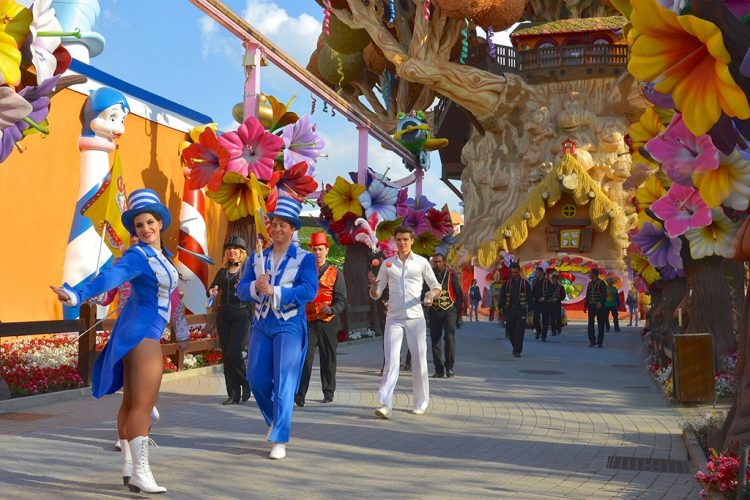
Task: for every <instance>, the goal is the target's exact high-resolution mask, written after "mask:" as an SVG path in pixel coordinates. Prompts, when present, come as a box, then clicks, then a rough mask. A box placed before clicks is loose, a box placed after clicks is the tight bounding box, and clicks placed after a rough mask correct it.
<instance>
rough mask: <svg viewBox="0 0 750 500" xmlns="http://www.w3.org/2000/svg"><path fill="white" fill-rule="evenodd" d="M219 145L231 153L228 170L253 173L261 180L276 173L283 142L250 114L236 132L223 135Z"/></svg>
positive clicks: (243, 173)
mask: <svg viewBox="0 0 750 500" xmlns="http://www.w3.org/2000/svg"><path fill="white" fill-rule="evenodd" d="M219 144H221V145H222V146H223V147H224V148H225V149H226V150H227V151H228V152H229V163H228V164H227V170H230V171H232V172H237V173H239V174H240V175H242V176H244V177H248V175H249V173H250V172H254V173H255V175H256V176H257V177H258V179H260V180H262V181H267V180H269V179H270V178H271V175H272V174H273V166H274V160H275V158H276V157H277V156H278V155H279V152H280V151H281V148H282V146H283V145H284V141H283V140H282V139H281V137H279V136H277V135H274V134H271V133H270V132H267V131H266V129H264V128H263V125H262V124H261V123H260V122H259V121H258V119H257V118H255V117H254V116H251V117H249V118H248V119H247V120H245V123H243V124H242V125H240V127H239V128H238V129H237V131H236V132H227V133H224V134H221V136H220V137H219Z"/></svg>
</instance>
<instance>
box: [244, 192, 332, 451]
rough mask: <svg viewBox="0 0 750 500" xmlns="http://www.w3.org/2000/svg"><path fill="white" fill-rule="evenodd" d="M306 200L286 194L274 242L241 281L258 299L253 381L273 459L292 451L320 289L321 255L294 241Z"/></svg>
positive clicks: (274, 217) (274, 222)
mask: <svg viewBox="0 0 750 500" xmlns="http://www.w3.org/2000/svg"><path fill="white" fill-rule="evenodd" d="M301 209H302V203H301V202H299V201H298V200H296V199H294V198H291V197H289V196H287V195H284V194H282V195H280V196H279V199H278V201H277V203H276V209H275V211H274V212H273V213H269V214H268V216H269V218H270V219H271V230H270V236H271V242H272V245H271V246H270V247H269V248H267V249H265V250H264V251H263V254H262V258H260V257H259V256H258V254H257V253H253V255H252V256H251V257H250V265H248V266H246V267H245V274H244V275H243V276H242V279H241V280H240V282H239V285H238V286H237V297H239V298H240V300H242V301H245V302H251V301H252V302H253V303H254V304H255V322H254V323H253V329H252V336H251V338H250V348H249V350H248V363H247V380H248V382H250V386H251V387H252V388H253V396H255V401H257V403H258V407H259V408H260V411H261V413H262V414H263V418H264V419H265V420H266V424H268V425H269V426H270V429H269V431H268V440H269V441H271V443H273V446H272V447H271V454H270V455H269V457H270V458H272V459H280V458H284V457H285V456H286V443H287V442H288V441H289V436H290V434H291V425H292V411H293V409H294V395H295V393H296V392H297V386H298V385H299V380H300V375H301V373H302V365H303V363H304V361H305V354H306V352H307V318H306V315H305V305H306V304H307V303H308V302H310V301H311V300H313V299H314V298H315V295H316V294H317V292H318V268H317V266H316V264H315V257H314V256H313V255H312V254H311V253H309V252H306V251H305V250H302V249H301V248H299V247H298V246H296V245H292V235H293V233H294V231H295V229H297V230H298V229H299V228H300V227H301V226H302V222H301V221H300V220H299V213H300V210H301Z"/></svg>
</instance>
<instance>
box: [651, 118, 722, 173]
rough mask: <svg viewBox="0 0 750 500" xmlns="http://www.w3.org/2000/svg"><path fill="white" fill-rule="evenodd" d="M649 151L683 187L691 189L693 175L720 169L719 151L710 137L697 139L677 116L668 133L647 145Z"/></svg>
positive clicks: (660, 135)
mask: <svg viewBox="0 0 750 500" xmlns="http://www.w3.org/2000/svg"><path fill="white" fill-rule="evenodd" d="M646 150H648V152H649V154H650V155H651V156H652V157H653V158H654V159H655V160H657V161H660V162H661V166H662V168H663V169H664V171H665V172H666V174H667V176H668V177H669V178H670V179H672V180H673V181H674V182H677V183H678V184H682V185H683V186H692V185H693V180H692V177H691V176H692V174H693V173H694V172H706V171H709V170H714V169H715V168H717V167H718V166H719V150H718V149H716V147H715V146H714V144H713V142H712V141H711V137H710V136H708V135H702V136H700V137H695V136H694V135H693V134H692V133H691V132H690V131H689V130H688V128H687V127H686V126H685V122H684V121H683V120H682V115H680V114H676V115H674V117H673V118H672V121H671V123H670V124H669V126H668V127H667V129H666V130H665V131H664V132H662V133H661V134H659V135H658V136H657V137H655V138H654V139H651V140H650V141H648V143H646Z"/></svg>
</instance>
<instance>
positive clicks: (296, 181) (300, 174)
mask: <svg viewBox="0 0 750 500" xmlns="http://www.w3.org/2000/svg"><path fill="white" fill-rule="evenodd" d="M307 171H308V170H307V163H305V162H304V161H301V162H299V163H297V164H296V165H294V166H292V167H291V168H289V169H286V170H283V169H282V170H277V171H275V172H274V173H273V174H272V175H271V180H270V181H268V187H270V188H273V187H274V186H276V187H278V188H279V189H283V190H284V191H286V192H288V193H292V194H294V195H295V196H297V197H298V198H305V197H306V196H307V195H309V194H310V193H312V192H314V191H315V190H316V189H318V182H317V181H316V180H315V179H313V178H312V177H310V176H309V175H307Z"/></svg>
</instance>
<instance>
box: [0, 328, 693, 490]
mask: <svg viewBox="0 0 750 500" xmlns="http://www.w3.org/2000/svg"><path fill="white" fill-rule="evenodd" d="M583 332H584V329H583V325H571V326H568V327H567V328H565V329H564V334H563V335H562V337H552V338H551V339H550V341H548V342H546V343H541V342H537V341H535V340H534V338H533V334H532V333H530V332H528V331H527V336H526V345H525V347H524V352H523V357H522V358H520V359H515V358H513V357H512V356H511V352H510V344H509V342H508V341H507V340H505V338H504V334H503V332H502V331H501V330H500V329H499V328H498V327H497V326H496V325H494V324H489V323H486V322H485V323H478V324H477V323H468V324H466V325H465V326H464V328H462V329H460V330H459V331H458V338H459V340H458V342H459V347H458V362H457V364H456V367H455V369H456V377H455V378H453V379H438V380H431V383H430V391H431V402H430V407H429V409H428V410H427V414H426V415H424V416H421V417H417V416H414V415H412V414H410V413H409V412H408V409H409V408H410V407H411V405H410V399H411V384H410V383H409V375H410V374H408V373H407V374H406V377H404V374H403V373H402V378H401V380H400V382H399V385H398V387H397V395H396V398H395V408H394V415H393V419H392V420H390V421H383V420H378V419H376V418H375V417H374V414H373V410H374V408H375V407H376V406H377V396H376V394H377V387H378V383H379V377H378V371H379V369H380V364H381V359H382V358H381V356H382V354H381V353H382V351H381V345H380V342H378V341H371V342H365V343H358V344H353V345H344V346H340V348H339V356H340V357H339V374H338V390H337V392H336V400H335V402H334V403H331V404H322V403H320V402H318V400H319V399H321V398H322V394H321V393H320V385H319V382H318V381H317V379H314V380H313V382H312V383H311V389H310V392H309V393H308V403H307V405H306V406H305V407H304V408H301V409H299V408H298V409H296V410H295V417H294V418H295V420H294V428H293V437H292V441H291V443H290V444H289V445H288V447H287V450H288V456H287V458H286V459H284V460H282V461H272V460H269V459H267V454H268V451H269V449H270V446H269V444H268V443H267V442H266V440H265V433H266V427H265V425H264V423H263V421H262V419H261V417H260V414H259V412H258V411H257V408H255V404H254V403H253V402H252V400H251V402H248V403H247V404H245V405H234V406H221V405H219V404H218V403H219V402H220V401H221V400H223V399H224V395H223V394H222V393H223V381H222V379H221V378H220V377H221V376H220V374H219V373H210V374H204V375H203V376H200V377H189V378H181V379H179V380H170V381H167V382H165V383H164V384H163V386H162V393H161V397H160V400H159V409H160V410H161V414H162V420H161V422H160V423H159V424H158V425H157V426H156V427H155V428H154V430H153V433H152V437H153V438H154V439H155V440H156V441H157V442H158V444H159V448H158V449H155V450H153V453H152V464H153V470H154V473H155V475H156V478H157V479H158V481H159V483H160V484H162V485H164V486H166V487H167V488H168V489H169V492H168V493H167V495H166V496H167V497H169V498H212V499H214V498H294V497H297V496H304V497H305V498H309V497H312V498H372V497H374V496H376V495H377V496H378V497H380V498H472V499H473V498H512V499H526V498H529V499H532V498H534V499H536V498H571V499H572V498H580V499H589V498H596V499H598V498H668V499H673V498H674V499H679V498H697V491H698V488H697V483H695V481H694V480H693V478H692V472H690V471H687V472H685V473H674V472H670V473H667V472H653V470H659V469H658V468H656V469H654V468H653V467H654V464H658V462H659V461H658V460H656V461H654V460H650V459H668V460H672V461H674V462H661V463H663V464H669V465H672V466H685V465H687V452H686V449H685V447H684V445H683V443H682V440H681V435H680V429H679V427H678V423H677V418H676V416H675V412H674V411H673V409H671V408H670V407H669V406H668V405H667V404H666V403H665V401H664V399H663V398H662V396H661V395H660V394H659V392H658V390H657V388H656V387H655V386H654V384H653V383H652V382H651V379H650V377H649V375H648V373H647V371H646V369H645V368H644V366H643V363H642V357H643V354H642V352H641V348H640V340H639V338H638V337H639V335H638V331H637V330H636V329H635V328H625V329H623V332H622V333H618V334H609V335H608V337H607V338H606V339H605V348H604V349H596V348H594V349H591V348H589V347H588V340H586V338H585V334H584V333H583ZM314 373H315V374H317V368H316V371H315V372H314ZM118 404H119V397H118V396H113V397H108V398H105V399H103V400H101V401H94V400H93V399H91V398H85V399H81V400H77V401H68V402H61V403H55V404H50V405H46V406H42V407H37V408H33V409H31V410H25V411H24V413H19V414H15V415H14V414H6V415H0V497H3V498H35V499H46V498H110V497H120V498H122V497H126V498H138V497H139V495H134V494H131V493H129V492H128V491H127V489H126V488H124V487H123V486H121V485H118V483H119V482H120V478H119V454H118V453H115V452H113V451H111V446H112V443H113V442H114V439H115V431H114V427H115V423H114V416H115V411H116V408H117V405H118ZM612 457H615V458H612ZM617 457H619V458H617ZM617 462H620V463H617ZM608 464H609V465H610V466H612V467H608ZM629 466H630V467H635V468H640V469H647V470H624V469H623V467H629ZM615 467H616V468H615ZM649 470H651V471H649Z"/></svg>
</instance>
